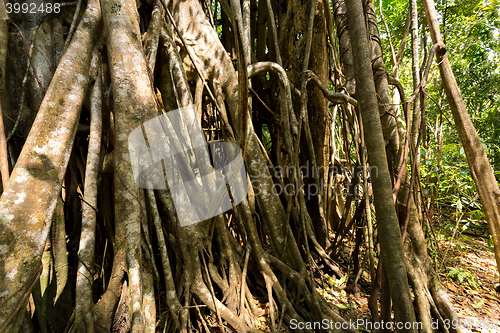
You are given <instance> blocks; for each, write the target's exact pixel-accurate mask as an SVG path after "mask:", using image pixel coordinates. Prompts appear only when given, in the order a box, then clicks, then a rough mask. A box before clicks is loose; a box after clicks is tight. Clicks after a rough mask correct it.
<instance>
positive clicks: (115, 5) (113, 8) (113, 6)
mask: <svg viewBox="0 0 500 333" xmlns="http://www.w3.org/2000/svg"><path fill="white" fill-rule="evenodd" d="M121 8H122V5H120V4H119V3H116V2H113V3H112V4H111V13H113V14H116V13H118V12H119V11H120V9H121Z"/></svg>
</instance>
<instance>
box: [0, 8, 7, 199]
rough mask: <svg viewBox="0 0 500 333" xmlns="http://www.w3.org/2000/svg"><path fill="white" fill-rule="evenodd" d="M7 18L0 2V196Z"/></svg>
mask: <svg viewBox="0 0 500 333" xmlns="http://www.w3.org/2000/svg"><path fill="white" fill-rule="evenodd" d="M8 18H9V17H8V16H7V12H6V10H5V4H4V0H0V174H1V177H2V178H1V180H2V185H1V187H0V195H1V194H2V188H3V189H5V188H6V187H7V182H8V181H9V162H8V156H7V141H6V138H5V128H4V125H3V112H2V102H3V100H4V98H3V97H4V96H5V93H6V91H5V70H6V66H5V65H6V63H7V49H8V48H7V46H8V41H9V23H8V21H7V20H8Z"/></svg>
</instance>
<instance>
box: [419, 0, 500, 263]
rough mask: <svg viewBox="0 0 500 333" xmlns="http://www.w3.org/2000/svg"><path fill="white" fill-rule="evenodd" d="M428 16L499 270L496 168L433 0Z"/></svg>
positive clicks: (499, 191) (429, 2)
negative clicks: (473, 115) (457, 73)
mask: <svg viewBox="0 0 500 333" xmlns="http://www.w3.org/2000/svg"><path fill="white" fill-rule="evenodd" d="M422 3H423V5H424V11H425V16H426V17H427V22H428V24H429V29H430V33H431V38H432V42H433V43H434V44H441V49H440V50H438V52H436V61H437V63H438V64H439V72H440V73H441V79H442V80H443V87H444V91H445V93H446V99H447V100H448V104H449V106H450V110H451V112H452V114H453V119H454V120H455V126H456V128H457V132H458V136H459V137H460V141H461V142H462V145H463V147H464V150H465V156H466V157H467V162H468V163H469V167H470V170H471V173H472V177H473V178H474V182H475V183H476V188H477V192H478V194H479V198H480V199H481V204H482V206H483V211H484V214H485V215H486V220H487V221H488V227H489V229H490V233H491V237H492V238H493V244H494V246H495V258H496V261H497V269H498V270H499V272H500V189H499V188H498V183H497V181H496V179H495V175H494V173H493V169H492V168H491V165H490V163H489V161H488V157H487V156H486V153H485V152H484V148H483V145H482V143H481V140H480V139H479V136H478V135H477V131H476V129H475V128H474V125H473V124H472V120H471V119H470V116H469V114H468V113H467V109H466V108H465V103H464V101H463V99H462V94H461V92H460V88H459V87H458V84H457V81H456V79H455V75H454V74H453V71H452V69H451V65H450V61H449V59H448V55H447V54H446V53H445V51H446V50H445V45H444V44H443V39H442V37H441V32H440V30H439V23H438V21H437V17H436V9H435V7H434V2H433V1H432V0H423V1H422Z"/></svg>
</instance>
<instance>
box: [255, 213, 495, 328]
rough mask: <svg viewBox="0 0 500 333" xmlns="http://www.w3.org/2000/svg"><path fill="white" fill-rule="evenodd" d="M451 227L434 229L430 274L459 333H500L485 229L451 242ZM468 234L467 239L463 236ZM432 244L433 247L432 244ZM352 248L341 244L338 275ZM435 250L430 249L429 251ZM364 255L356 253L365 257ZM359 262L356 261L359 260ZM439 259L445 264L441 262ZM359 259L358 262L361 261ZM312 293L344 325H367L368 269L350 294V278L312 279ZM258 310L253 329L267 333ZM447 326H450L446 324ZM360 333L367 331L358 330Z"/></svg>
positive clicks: (266, 318) (444, 225) (265, 317)
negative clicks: (314, 284) (330, 307)
mask: <svg viewBox="0 0 500 333" xmlns="http://www.w3.org/2000/svg"><path fill="white" fill-rule="evenodd" d="M450 223H451V222H449V221H448V222H447V223H445V222H443V221H441V224H440V225H437V223H436V224H435V225H434V228H435V232H436V241H437V244H438V247H439V250H437V251H436V250H432V251H431V256H432V257H433V260H434V268H436V269H439V277H440V280H441V282H442V283H443V285H444V287H445V288H446V291H447V293H448V296H449V298H450V300H451V303H452V305H453V307H454V308H455V311H456V313H457V315H458V317H459V319H460V323H457V324H462V332H463V333H471V332H481V333H487V332H491V333H494V332H495V333H500V292H497V291H496V290H495V287H497V288H500V287H499V282H500V277H499V274H498V271H497V268H496V262H495V255H494V253H493V250H492V249H491V248H490V247H489V246H488V242H487V240H488V238H489V236H488V235H487V226H486V223H485V222H484V223H479V224H478V225H477V227H476V228H475V229H470V228H469V229H468V230H467V231H465V232H464V233H460V232H457V233H456V235H454V237H453V239H452V236H453V232H452V230H453V227H454V226H453V227H451V228H450V225H451V224H450ZM465 233H467V234H465ZM433 243H434V244H435V242H434V241H433ZM353 247H354V246H353V244H350V242H349V241H348V242H345V243H344V249H343V255H342V256H341V258H340V259H339V260H338V261H339V263H340V265H341V267H342V270H343V271H344V272H345V271H346V267H349V266H351V263H350V262H349V258H350V257H351V251H352V249H353ZM432 248H433V249H434V248H435V246H432ZM364 251H365V249H362V251H361V253H362V254H364ZM360 257H361V256H360ZM443 258H444V261H443ZM361 260H362V258H361V259H360V261H361ZM315 277H316V282H317V285H318V287H317V290H318V291H319V293H320V294H321V295H322V296H323V297H324V298H325V299H326V300H327V301H328V302H329V303H331V304H332V305H333V307H334V308H336V309H337V310H338V312H339V314H340V315H341V316H342V317H343V318H344V319H345V320H348V321H349V320H351V321H356V322H366V321H371V314H370V311H369V309H368V297H369V296H370V285H369V283H368V282H366V281H370V277H369V271H368V265H366V267H365V270H364V271H363V274H362V275H361V278H360V280H359V281H358V284H357V286H356V289H355V290H352V289H351V288H349V287H346V286H347V285H349V286H352V281H353V278H352V277H350V278H349V279H348V280H335V278H332V277H330V276H329V275H327V274H324V275H323V276H318V274H316V275H315ZM259 306H261V307H262V308H261V310H262V313H261V316H260V317H259V318H258V321H259V322H260V323H258V327H259V329H260V330H262V331H266V332H269V331H270V328H269V315H268V310H267V308H266V304H259ZM450 325H451V323H450ZM284 326H285V325H283V324H282V326H281V327H280V328H279V330H278V331H280V332H290V330H289V329H288V328H287V327H284ZM358 328H360V329H361V330H360V331H365V332H370V330H368V329H366V330H365V329H363V327H358Z"/></svg>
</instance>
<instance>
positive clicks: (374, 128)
mask: <svg viewBox="0 0 500 333" xmlns="http://www.w3.org/2000/svg"><path fill="white" fill-rule="evenodd" d="M364 17H365V15H364V11H363V5H362V3H361V1H360V0H353V1H347V20H348V22H349V35H350V37H351V43H352V50H353V56H354V61H355V63H356V64H357V66H356V67H355V68H354V73H355V77H356V96H358V103H359V107H360V109H361V119H362V121H363V128H364V131H365V132H364V133H365V142H366V145H367V149H368V162H369V163H370V165H371V166H375V167H376V168H377V172H378V174H376V175H374V174H372V181H373V196H374V200H375V210H376V212H377V221H378V230H379V238H380V246H381V255H382V260H383V261H384V266H385V270H386V272H387V277H388V280H389V288H390V291H391V297H392V300H393V302H394V312H395V320H396V322H401V323H414V322H415V312H414V310H413V304H412V301H411V296H410V289H409V285H408V280H407V276H406V267H405V259H404V250H403V242H402V240H401V232H400V230H399V222H398V217H397V215H396V208H395V206H394V202H393V200H392V182H391V176H390V173H389V168H388V166H387V156H386V153H385V141H384V137H383V134H382V125H381V122H380V116H379V112H378V101H377V95H376V92H375V82H374V80H373V73H372V66H371V61H370V58H371V57H370V49H369V44H368V39H367V31H366V26H365V19H364ZM406 331H407V332H415V329H414V328H412V329H409V330H406Z"/></svg>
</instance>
